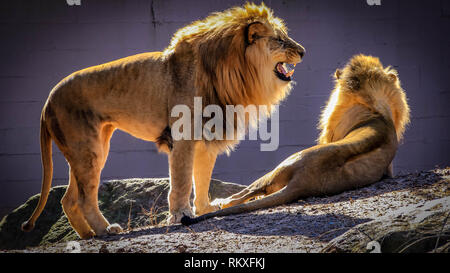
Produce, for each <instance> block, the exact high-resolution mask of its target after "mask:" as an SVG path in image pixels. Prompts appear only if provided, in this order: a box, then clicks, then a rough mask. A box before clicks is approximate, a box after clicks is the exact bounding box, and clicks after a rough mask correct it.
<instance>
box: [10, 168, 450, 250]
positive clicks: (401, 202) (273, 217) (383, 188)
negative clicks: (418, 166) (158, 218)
mask: <svg viewBox="0 0 450 273" xmlns="http://www.w3.org/2000/svg"><path fill="white" fill-rule="evenodd" d="M449 181H450V168H449V167H447V168H445V169H436V170H432V171H421V172H415V173H409V174H400V175H397V176H396V177H395V178H389V179H384V180H382V181H380V182H378V183H375V184H373V185H371V186H369V187H365V188H361V189H356V190H353V191H348V192H345V193H342V194H339V195H335V196H330V197H326V196H325V197H311V198H307V199H304V200H299V201H297V202H295V203H292V204H289V205H283V206H278V207H274V208H270V209H264V210H259V211H256V212H253V213H246V214H241V215H235V216H227V217H222V218H216V219H211V220H208V221H205V222H201V223H198V224H196V225H193V226H190V227H185V226H181V225H173V226H164V225H158V226H151V227H145V228H139V229H134V230H130V231H127V232H126V233H123V234H119V235H114V236H104V237H99V238H95V239H90V240H78V241H77V242H78V243H79V245H80V251H81V252H91V253H92V252H208V253H217V252H238V253H243V252H252V253H260V252H271V253H274V252H283V253H288V252H319V251H320V250H321V249H322V248H323V247H324V246H325V245H326V244H327V243H328V242H329V241H330V240H332V239H333V238H335V237H337V236H339V235H341V234H343V233H344V232H346V231H347V230H349V229H351V228H352V227H354V226H355V225H358V224H361V223H364V222H368V221H372V220H374V219H377V218H378V217H380V216H383V215H385V214H387V213H389V212H391V211H394V210H397V209H400V208H402V207H405V206H407V205H411V204H417V205H420V204H422V203H425V202H426V201H429V200H434V199H438V198H443V197H448V198H450V197H449V196H450V188H449ZM70 251H71V249H70V247H68V244H67V243H57V244H52V245H46V246H40V247H33V248H28V249H26V250H17V251H13V252H70Z"/></svg>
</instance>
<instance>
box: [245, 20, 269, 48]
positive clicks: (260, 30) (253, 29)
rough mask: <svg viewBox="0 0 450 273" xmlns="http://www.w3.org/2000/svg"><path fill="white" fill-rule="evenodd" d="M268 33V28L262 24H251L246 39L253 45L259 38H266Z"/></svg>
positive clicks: (247, 29)
mask: <svg viewBox="0 0 450 273" xmlns="http://www.w3.org/2000/svg"><path fill="white" fill-rule="evenodd" d="M266 32H267V27H266V26H265V25H264V24H263V23H260V22H253V23H250V24H249V25H248V26H247V28H246V33H245V39H246V41H247V44H249V45H251V44H253V43H254V42H255V40H257V39H258V38H260V37H262V36H264V35H265V34H266Z"/></svg>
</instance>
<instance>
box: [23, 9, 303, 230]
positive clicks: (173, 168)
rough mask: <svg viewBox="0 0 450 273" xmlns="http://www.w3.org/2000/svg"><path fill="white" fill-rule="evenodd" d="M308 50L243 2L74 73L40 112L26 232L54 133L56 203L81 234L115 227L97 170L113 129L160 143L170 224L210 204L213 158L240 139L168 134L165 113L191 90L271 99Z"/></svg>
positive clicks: (207, 98)
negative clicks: (156, 44)
mask: <svg viewBox="0 0 450 273" xmlns="http://www.w3.org/2000/svg"><path fill="white" fill-rule="evenodd" d="M304 52H305V51H304V48H303V47H302V46H301V45H299V44H298V43H296V42H295V41H294V40H292V39H291V38H289V36H288V34H287V29H286V27H285V26H284V24H283V22H282V20H281V19H279V18H277V17H274V16H273V14H272V11H271V10H270V9H269V8H267V7H266V6H265V5H264V4H261V5H259V6H258V5H255V4H246V5H245V6H243V7H235V8H231V9H229V10H226V11H224V12H220V13H214V14H212V15H210V16H209V17H207V18H206V19H204V20H200V21H196V22H194V23H192V24H190V25H188V26H186V27H184V28H182V29H180V30H178V31H177V32H176V33H175V35H174V36H173V38H172V41H171V43H170V45H169V46H168V47H167V48H166V49H165V50H164V51H163V52H152V53H144V54H139V55H135V56H130V57H127V58H123V59H119V60H116V61H113V62H110V63H106V64H102V65H98V66H94V67H90V68H86V69H83V70H81V71H77V72H75V73H73V74H71V75H70V76H68V77H66V78H65V79H63V80H62V81H61V82H60V83H58V84H57V85H56V86H55V87H54V88H53V90H52V91H51V92H50V96H49V98H48V100H47V102H46V103H45V106H44V108H43V110H42V114H41V129H40V142H41V155H42V165H43V179H42V190H41V197H40V199H39V203H38V205H37V207H36V209H35V211H34V212H33V214H32V216H31V217H30V219H29V220H28V221H26V222H25V223H24V224H23V225H22V229H23V230H25V231H30V230H31V229H33V227H34V224H35V221H36V219H37V218H38V217H39V215H40V213H41V212H42V210H43V209H44V206H45V203H46V201H47V197H48V193H49V190H50V186H51V180H52V173H53V167H52V144H51V141H52V140H53V141H54V142H55V143H56V145H57V146H58V148H59V149H60V150H61V152H62V153H63V155H64V157H65V158H66V159H67V161H68V163H69V167H70V174H69V186H68V188H67V191H66V193H65V195H64V197H63V199H62V201H61V203H62V206H63V210H64V213H65V214H66V216H67V218H68V220H69V222H70V224H71V225H72V227H73V228H74V229H75V231H76V232H77V233H78V235H79V236H80V237H81V238H90V237H92V236H94V235H101V234H104V233H117V232H120V231H121V230H122V229H121V227H120V226H119V225H117V224H113V225H110V223H109V222H108V221H107V220H106V219H105V217H104V216H103V215H102V213H101V212H100V210H99V207H98V200H97V195H98V187H99V181H100V173H101V171H102V169H103V167H104V165H105V162H106V159H107V157H108V152H109V141H110V138H111V136H112V134H113V132H114V131H115V130H116V129H120V130H122V131H125V132H127V133H129V134H131V135H133V136H135V137H137V138H141V139H144V140H147V141H153V142H156V144H157V146H158V148H159V150H160V151H163V152H166V153H167V154H168V158H169V169H170V184H171V185H170V192H169V197H168V201H169V212H170V217H169V222H170V223H176V222H179V221H180V219H181V217H182V216H183V215H192V212H191V206H190V203H189V197H190V195H191V191H192V177H193V178H194V185H195V199H194V206H195V208H194V212H195V214H197V215H201V214H204V213H207V212H210V211H213V210H215V209H216V207H214V206H211V204H210V202H209V199H208V189H209V182H210V178H211V173H212V170H213V167H214V163H215V160H216V156H217V155H218V154H219V153H221V152H223V151H226V150H228V149H229V148H230V147H231V146H233V145H235V144H236V142H237V141H208V142H206V141H204V140H199V141H194V140H180V141H173V139H172V137H171V125H172V124H173V123H174V122H175V119H174V118H172V117H170V113H171V109H172V108H173V107H174V106H176V105H180V104H181V105H187V106H188V107H190V108H191V110H192V107H193V102H194V97H195V96H196V97H201V98H202V100H203V102H204V103H205V104H206V105H208V104H216V105H219V106H221V107H225V105H243V106H244V107H245V106H247V105H250V104H255V105H265V106H268V107H269V109H270V106H271V105H273V104H277V103H278V102H279V101H280V100H282V99H283V98H284V97H285V96H286V95H287V94H288V92H289V90H290V87H291V77H292V74H293V70H292V71H290V70H289V68H288V67H287V66H286V64H296V63H298V62H300V61H301V59H302V57H303V55H304Z"/></svg>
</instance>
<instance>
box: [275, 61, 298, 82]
mask: <svg viewBox="0 0 450 273" xmlns="http://www.w3.org/2000/svg"><path fill="white" fill-rule="evenodd" d="M294 67H295V64H288V63H277V65H276V66H275V70H274V71H275V75H277V77H278V78H279V79H280V80H282V81H287V82H288V81H291V80H292V75H294Z"/></svg>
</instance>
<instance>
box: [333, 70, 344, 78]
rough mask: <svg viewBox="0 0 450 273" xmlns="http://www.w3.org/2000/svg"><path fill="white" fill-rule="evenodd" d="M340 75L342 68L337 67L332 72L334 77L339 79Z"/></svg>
mask: <svg viewBox="0 0 450 273" xmlns="http://www.w3.org/2000/svg"><path fill="white" fill-rule="evenodd" d="M341 75H342V70H340V69H339V68H338V69H336V71H335V72H334V77H335V78H336V79H337V80H339V79H340V78H341Z"/></svg>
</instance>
